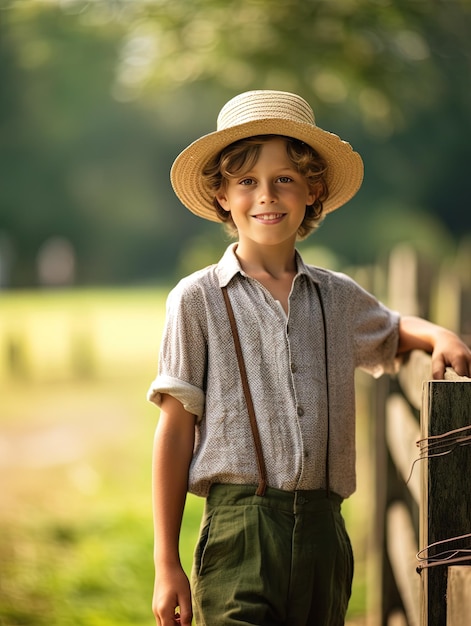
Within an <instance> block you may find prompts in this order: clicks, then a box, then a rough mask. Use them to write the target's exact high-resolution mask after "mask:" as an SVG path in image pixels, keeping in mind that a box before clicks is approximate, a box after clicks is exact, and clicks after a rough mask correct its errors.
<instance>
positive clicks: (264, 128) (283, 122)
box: [170, 90, 363, 222]
mask: <svg viewBox="0 0 471 626" xmlns="http://www.w3.org/2000/svg"><path fill="white" fill-rule="evenodd" d="M254 135H285V136H287V137H294V138H295V139H299V140H301V141H303V142H304V143H307V144H308V145H310V146H312V147H313V148H314V149H315V150H317V152H318V153H319V154H320V155H321V156H322V157H323V158H324V159H325V161H326V163H327V173H326V180H327V185H328V188H329V197H328V198H327V200H326V201H325V202H324V212H325V213H329V212H330V211H334V210H335V209H338V208H339V207H340V206H342V205H343V204H345V203H346V202H348V200H350V199H351V198H352V197H353V196H354V195H355V194H356V192H357V191H358V189H359V188H360V185H361V183H362V180H363V161H362V160H361V157H360V155H359V154H358V153H357V152H354V151H353V149H352V147H351V145H350V144H349V143H347V142H346V141H342V140H341V139H340V137H338V136H337V135H334V134H333V133H329V132H328V131H326V130H322V128H319V127H318V126H316V122H315V119H314V113H313V111H312V109H311V107H310V106H309V104H308V103H307V102H306V101H305V100H304V99H303V98H301V97H300V96H297V95H295V94H293V93H287V92H285V91H268V90H257V91H247V92H245V93H242V94H240V95H238V96H236V97H235V98H232V100H229V102H227V103H226V104H225V105H224V107H223V108H222V109H221V112H220V113H219V116H218V120H217V131H216V132H213V133H210V134H209V135H204V136H203V137H201V138H200V139H197V140H196V141H194V142H193V143H192V144H191V145H189V146H188V148H186V149H185V150H183V152H181V153H180V154H179V155H178V157H177V158H176V159H175V162H174V163H173V166H172V170H171V173H170V179H171V182H172V186H173V189H174V190H175V193H176V194H177V196H178V198H179V199H180V200H181V202H182V203H183V204H184V205H185V206H186V207H187V208H188V209H190V211H192V212H193V213H196V215H199V216H200V217H204V218H205V219H208V220H212V221H214V222H218V221H220V220H219V218H218V216H217V214H216V211H215V208H214V205H213V198H212V196H211V194H210V193H209V192H208V190H207V189H205V187H204V185H203V182H202V171H203V169H204V167H205V165H206V164H207V163H208V161H209V160H210V159H211V158H213V157H214V156H216V155H217V154H218V153H219V152H221V150H223V149H224V148H226V147H227V146H228V145H229V144H231V143H233V142H234V141H238V140H239V139H245V138H247V137H253V136H254Z"/></svg>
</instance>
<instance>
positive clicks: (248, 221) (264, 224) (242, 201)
mask: <svg viewBox="0 0 471 626" xmlns="http://www.w3.org/2000/svg"><path fill="white" fill-rule="evenodd" d="M216 199H217V200H218V202H219V204H220V205H221V206H222V208H223V209H225V210H226V211H229V212H230V213H231V216H232V220H233V222H234V224H235V225H236V227H237V231H238V235H239V241H240V243H242V242H244V241H247V242H249V241H250V242H252V243H256V244H259V245H276V244H281V243H286V242H292V245H293V247H294V244H295V241H296V236H297V232H298V229H299V227H300V226H301V224H302V222H303V219H304V215H305V212H306V206H308V205H310V204H312V203H313V202H314V200H315V195H314V193H313V192H312V191H311V190H310V188H309V186H308V183H307V180H306V178H305V177H304V176H303V175H302V174H300V173H299V172H298V171H297V169H296V167H295V166H294V164H293V163H292V161H291V159H290V158H289V156H288V153H287V151H286V141H285V140H284V139H282V138H280V139H272V140H270V141H268V142H267V143H264V144H262V147H261V150H260V156H259V159H258V161H257V162H256V163H255V165H254V166H253V167H252V169H250V170H249V171H247V172H244V173H242V174H239V175H238V176H236V177H234V178H229V179H228V180H227V181H226V184H225V188H224V189H221V190H220V191H219V192H218V193H217V194H216Z"/></svg>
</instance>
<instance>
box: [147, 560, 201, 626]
mask: <svg viewBox="0 0 471 626" xmlns="http://www.w3.org/2000/svg"><path fill="white" fill-rule="evenodd" d="M152 610H153V612H154V616H155V621H156V624H157V626H175V624H180V626H190V625H191V620H192V618H193V613H192V609H191V592H190V583H189V581H188V578H187V576H186V574H185V572H184V571H183V569H182V568H181V566H179V565H177V566H175V567H173V568H168V569H166V570H165V571H164V570H160V571H159V575H158V578H157V577H156V582H155V586H154V597H153V601H152Z"/></svg>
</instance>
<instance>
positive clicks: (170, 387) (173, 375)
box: [147, 281, 207, 419]
mask: <svg viewBox="0 0 471 626" xmlns="http://www.w3.org/2000/svg"><path fill="white" fill-rule="evenodd" d="M185 285H186V283H185V281H182V282H181V283H179V285H177V287H175V289H173V290H172V291H171V292H170V294H169V296H168V298H167V308H166V321H165V327H164V332H163V335H162V341H161V346H160V354H159V367H158V374H157V377H156V378H155V379H154V380H153V381H152V383H151V385H150V388H149V391H148V393H147V398H148V400H150V401H151V402H153V403H154V404H157V405H158V406H160V404H161V401H162V394H164V393H165V394H169V395H171V396H173V397H174V398H176V399H177V400H179V401H180V402H181V403H182V405H183V406H184V408H185V409H186V410H187V411H189V412H190V413H192V414H193V415H196V417H197V418H198V419H200V418H201V416H202V415H203V412H204V405H205V390H204V387H205V373H206V359H207V338H206V336H207V331H206V327H205V307H204V303H203V302H202V300H201V297H200V295H199V290H198V289H197V288H196V287H194V286H192V287H190V288H185Z"/></svg>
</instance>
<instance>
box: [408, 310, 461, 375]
mask: <svg viewBox="0 0 471 626" xmlns="http://www.w3.org/2000/svg"><path fill="white" fill-rule="evenodd" d="M411 350H425V352H429V353H430V354H431V355H432V375H433V378H434V379H435V380H437V379H443V378H444V376H445V370H446V368H447V367H452V368H453V369H454V370H455V372H456V373H457V374H458V375H459V376H471V350H470V349H469V348H468V346H467V345H466V344H465V343H464V342H463V341H462V340H461V339H460V338H459V337H458V335H456V334H455V333H454V332H452V331H451V330H448V329H446V328H443V327H442V326H438V325H437V324H432V322H429V321H427V320H424V319H422V318H420V317H414V316H410V315H405V316H403V317H401V321H400V324H399V345H398V350H397V353H398V354H403V353H404V352H410V351H411Z"/></svg>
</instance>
